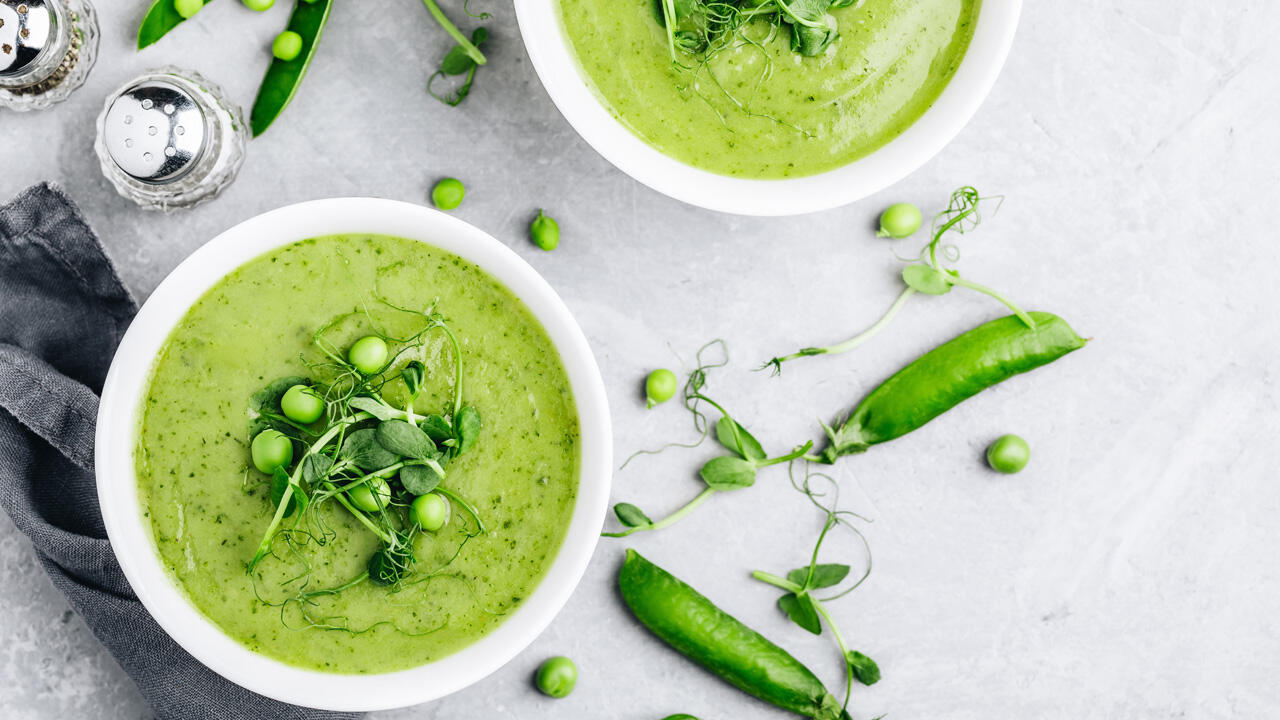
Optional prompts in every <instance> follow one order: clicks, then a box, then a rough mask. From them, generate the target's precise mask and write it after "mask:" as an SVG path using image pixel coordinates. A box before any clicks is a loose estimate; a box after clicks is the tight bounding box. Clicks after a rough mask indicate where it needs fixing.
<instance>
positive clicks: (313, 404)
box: [280, 385, 324, 425]
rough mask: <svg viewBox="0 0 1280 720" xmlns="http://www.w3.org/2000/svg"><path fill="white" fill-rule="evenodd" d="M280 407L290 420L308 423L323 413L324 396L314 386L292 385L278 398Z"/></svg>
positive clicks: (317, 418)
mask: <svg viewBox="0 0 1280 720" xmlns="http://www.w3.org/2000/svg"><path fill="white" fill-rule="evenodd" d="M280 409H281V410H283V411H284V416H285V417H287V418H289V419H290V420H292V421H294V422H300V423H302V424H304V425H310V424H311V423H313V422H315V421H317V420H319V419H320V416H321V415H323V414H324V398H321V397H320V393H317V392H316V391H315V389H314V388H310V387H307V386H306V385H294V386H293V387H291V388H289V389H288V390H286V391H285V393H284V397H282V398H280Z"/></svg>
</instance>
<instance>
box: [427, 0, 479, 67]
mask: <svg viewBox="0 0 1280 720" xmlns="http://www.w3.org/2000/svg"><path fill="white" fill-rule="evenodd" d="M422 2H423V4H424V5H426V6H427V10H428V11H429V12H430V13H431V17H433V18H435V19H436V22H438V23H440V27H442V28H444V31H445V32H447V33H449V37H451V38H453V39H454V41H455V42H457V43H458V45H459V47H461V48H462V49H463V50H464V51H465V52H466V53H467V55H468V56H469V57H470V58H471V59H472V60H474V61H475V64H477V65H483V64H485V58H484V53H482V52H480V48H478V47H476V46H475V45H473V44H472V43H471V41H470V40H468V39H467V36H466V35H463V34H462V32H461V31H459V30H458V26H457V25H454V24H453V22H452V21H450V20H449V18H447V17H445V14H444V13H443V12H441V10H440V6H439V5H437V4H436V0H422Z"/></svg>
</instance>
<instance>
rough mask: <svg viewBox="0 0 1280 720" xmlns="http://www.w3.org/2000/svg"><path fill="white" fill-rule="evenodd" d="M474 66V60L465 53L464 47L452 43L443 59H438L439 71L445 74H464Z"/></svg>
mask: <svg viewBox="0 0 1280 720" xmlns="http://www.w3.org/2000/svg"><path fill="white" fill-rule="evenodd" d="M475 66H476V61H475V60H473V59H472V58H471V55H470V54H468V53H467V50H466V48H464V47H462V46H461V45H454V46H453V47H452V48H450V49H449V52H448V53H447V54H446V55H445V56H444V60H442V61H440V72H442V73H444V74H445V75H465V74H467V71H468V70H470V69H471V68H473V67H475Z"/></svg>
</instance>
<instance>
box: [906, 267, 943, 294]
mask: <svg viewBox="0 0 1280 720" xmlns="http://www.w3.org/2000/svg"><path fill="white" fill-rule="evenodd" d="M902 280H903V282H905V283H906V284H907V287H910V288H913V289H915V291H916V292H922V293H924V294H925V295H946V294H947V293H949V292H951V280H950V278H948V277H947V274H946V273H945V272H943V271H941V270H939V269H937V268H935V267H932V266H930V265H908V266H906V267H905V268H903V269H902Z"/></svg>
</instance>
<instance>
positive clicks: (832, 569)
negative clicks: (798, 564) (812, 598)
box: [787, 563, 849, 590]
mask: <svg viewBox="0 0 1280 720" xmlns="http://www.w3.org/2000/svg"><path fill="white" fill-rule="evenodd" d="M848 576H849V566H848V565H838V564H834V563H824V564H819V565H814V566H813V577H812V578H810V577H809V567H808V566H807V565H806V566H805V567H802V568H796V569H795V570H792V571H791V572H789V573H787V579H788V580H790V581H791V582H793V583H795V584H796V585H799V586H801V587H803V588H804V589H805V590H816V589H820V588H829V587H834V586H836V585H839V584H840V583H842V582H844V579H845V578H846V577H848ZM806 580H808V582H807V583H806V582H805V581H806Z"/></svg>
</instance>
